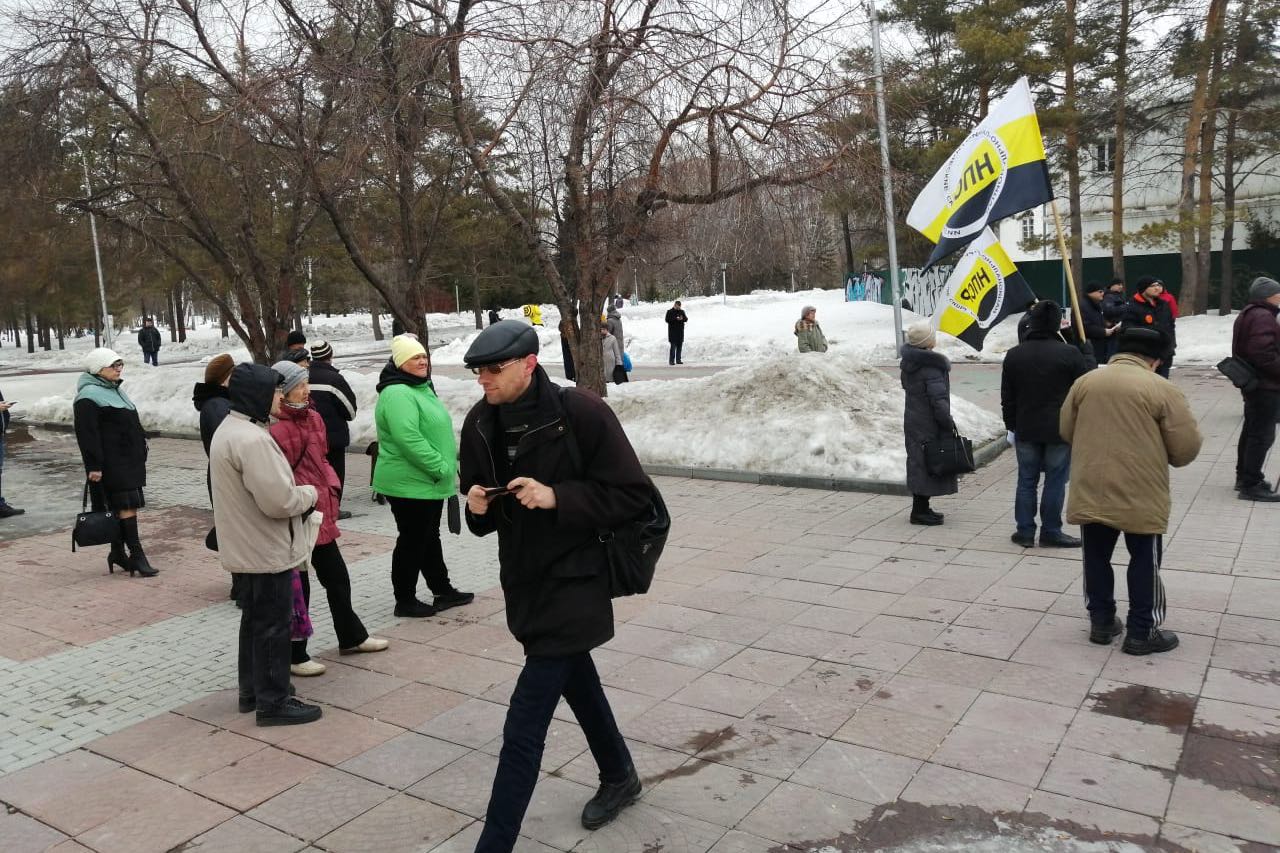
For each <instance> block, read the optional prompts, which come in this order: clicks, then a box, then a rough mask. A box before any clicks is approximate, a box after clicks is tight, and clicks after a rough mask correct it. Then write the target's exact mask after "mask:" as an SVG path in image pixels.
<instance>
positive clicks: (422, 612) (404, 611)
mask: <svg viewBox="0 0 1280 853" xmlns="http://www.w3.org/2000/svg"><path fill="white" fill-rule="evenodd" d="M395 614H396V615H397V616H404V617H408V618H412V619H421V618H423V617H425V616H435V615H436V609H435V608H434V607H432V606H431V605H430V604H427V603H426V602H425V601H418V599H416V598H415V599H413V600H412V601H405V602H399V601H397V602H396V609H395Z"/></svg>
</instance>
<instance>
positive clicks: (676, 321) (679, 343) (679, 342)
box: [667, 299, 689, 364]
mask: <svg viewBox="0 0 1280 853" xmlns="http://www.w3.org/2000/svg"><path fill="white" fill-rule="evenodd" d="M688 322H689V316H688V315H687V314H685V313H684V309H683V308H681V307H680V300H679V299H677V300H676V304H675V305H672V306H671V308H670V309H668V310H667V343H669V344H670V345H671V346H670V349H669V351H668V353H667V364H684V361H683V360H681V358H680V350H681V349H683V348H684V326H685V324H686V323H688Z"/></svg>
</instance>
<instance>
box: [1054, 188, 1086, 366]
mask: <svg viewBox="0 0 1280 853" xmlns="http://www.w3.org/2000/svg"><path fill="white" fill-rule="evenodd" d="M1049 207H1050V208H1051V209H1052V210H1053V224H1054V227H1055V228H1056V229H1057V231H1058V254H1060V255H1061V256H1062V269H1063V271H1064V272H1066V274H1067V296H1069V297H1070V298H1071V313H1072V315H1073V316H1074V317H1075V318H1076V322H1075V326H1076V334H1078V335H1079V336H1080V342H1081V343H1084V342H1085V341H1086V340H1087V338H1085V336H1084V318H1083V317H1081V316H1080V301H1079V300H1080V297H1078V296H1077V295H1076V280H1075V277H1074V276H1073V275H1072V274H1071V258H1070V256H1068V255H1067V241H1066V239H1065V238H1064V237H1063V236H1062V218H1061V217H1059V216H1058V200H1057V199H1056V198H1051V199H1049Z"/></svg>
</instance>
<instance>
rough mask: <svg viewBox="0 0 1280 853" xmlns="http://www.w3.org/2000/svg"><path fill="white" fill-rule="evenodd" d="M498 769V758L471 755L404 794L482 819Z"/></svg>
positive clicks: (434, 774) (437, 772) (439, 771)
mask: <svg viewBox="0 0 1280 853" xmlns="http://www.w3.org/2000/svg"><path fill="white" fill-rule="evenodd" d="M497 767H498V759H497V758H496V757H494V756H492V755H486V754H484V753H483V752H471V753H468V754H467V755H464V756H463V757H462V758H459V759H458V760H457V761H455V762H453V763H452V764H449V765H447V766H445V767H443V768H441V769H440V770H437V771H436V772H435V773H432V774H431V775H429V776H428V777H427V778H425V779H423V780H422V781H421V782H418V783H416V784H415V785H413V786H412V787H411V788H409V789H408V790H407V791H405V793H407V794H412V795H413V796H415V797H418V798H420V799H423V800H427V801H429V802H432V803H435V804H436V805H440V806H444V807H445V808H447V809H451V810H452V811H455V812H461V813H462V814H465V815H470V816H471V817H474V818H483V817H484V812H485V808H486V807H487V806H488V805H489V793H490V791H491V790H492V789H493V773H494V771H495V770H496V769H497Z"/></svg>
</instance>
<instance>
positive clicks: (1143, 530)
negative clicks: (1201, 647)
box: [1059, 327, 1200, 655]
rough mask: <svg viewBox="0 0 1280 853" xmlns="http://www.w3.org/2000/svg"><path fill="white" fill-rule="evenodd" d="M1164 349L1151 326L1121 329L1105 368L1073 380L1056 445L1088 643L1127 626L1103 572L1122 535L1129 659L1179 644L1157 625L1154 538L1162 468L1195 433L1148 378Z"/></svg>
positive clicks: (1177, 395)
mask: <svg viewBox="0 0 1280 853" xmlns="http://www.w3.org/2000/svg"><path fill="white" fill-rule="evenodd" d="M1167 349H1168V342H1167V340H1166V338H1165V336H1164V334H1163V333H1162V332H1160V331H1159V330H1158V329H1152V328H1142V327H1135V328H1131V329H1127V330H1125V331H1124V332H1123V333H1122V334H1121V335H1120V342H1119V348H1118V352H1117V353H1116V355H1115V356H1113V357H1112V358H1111V361H1109V362H1108V363H1107V368H1106V369H1105V370H1095V371H1093V372H1092V373H1088V374H1085V375H1084V376H1082V377H1080V378H1079V379H1077V380H1076V382H1075V384H1074V385H1072V386H1071V391H1070V392H1069V393H1068V394H1067V398H1066V400H1065V401H1064V402H1063V404H1062V411H1061V414H1060V416H1059V426H1060V432H1061V434H1062V439H1063V441H1066V442H1067V443H1068V444H1070V445H1071V496H1070V498H1069V499H1068V501H1067V519H1068V520H1069V521H1070V522H1071V523H1072V524H1079V525H1080V538H1081V539H1082V540H1083V555H1084V593H1085V598H1086V599H1087V600H1088V606H1089V621H1090V623H1091V624H1092V629H1091V630H1090V632H1089V639H1090V640H1091V641H1092V642H1095V643H1100V644H1103V645H1106V644H1108V643H1110V642H1111V640H1112V639H1113V638H1115V637H1117V636H1119V635H1120V633H1122V632H1123V631H1124V630H1125V628H1126V626H1125V625H1122V624H1121V623H1120V620H1118V619H1117V618H1116V600H1115V596H1114V588H1115V576H1114V573H1113V571H1112V568H1111V555H1112V553H1113V552H1114V551H1115V547H1116V541H1117V540H1118V539H1119V538H1120V534H1121V533H1123V534H1124V542H1125V547H1126V548H1128V550H1129V573H1128V582H1129V617H1128V625H1127V628H1128V636H1126V637H1125V640H1124V646H1123V647H1122V651H1124V652H1125V653H1127V654H1131V655H1146V654H1151V653H1152V652H1167V651H1169V650H1170V649H1172V648H1174V647H1176V646H1177V645H1178V637H1177V635H1176V634H1174V633H1173V632H1172V631H1161V630H1160V628H1159V625H1160V623H1161V622H1162V621H1163V620H1164V613H1165V598H1164V585H1163V584H1161V582H1160V558H1161V553H1162V542H1161V539H1162V537H1163V535H1164V532H1165V530H1166V529H1168V526H1169V466H1170V465H1172V466H1173V467H1175V468H1181V467H1182V466H1183V465H1188V464H1190V463H1191V461H1192V460H1194V459H1195V458H1196V454H1198V453H1199V452H1200V430H1199V429H1198V428H1197V427H1196V420H1195V416H1194V415H1193V414H1192V413H1191V407H1190V406H1189V405H1188V404H1187V398H1186V397H1185V396H1183V394H1182V392H1181V391H1180V390H1178V388H1177V386H1175V385H1174V384H1173V383H1171V382H1169V381H1167V380H1165V379H1162V378H1161V377H1159V376H1157V375H1156V374H1155V373H1154V371H1155V369H1156V368H1157V367H1158V366H1159V364H1160V359H1161V357H1162V355H1163V354H1164V353H1165V352H1166V351H1167Z"/></svg>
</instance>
